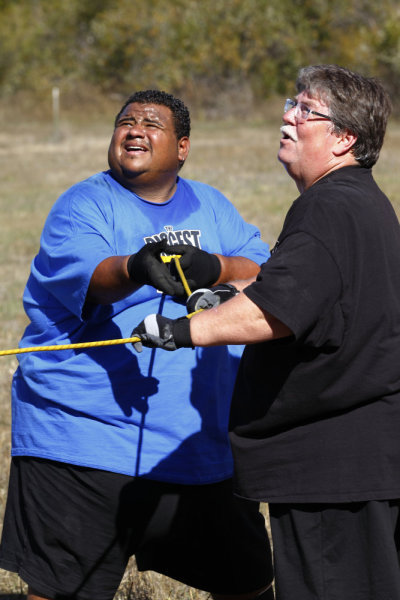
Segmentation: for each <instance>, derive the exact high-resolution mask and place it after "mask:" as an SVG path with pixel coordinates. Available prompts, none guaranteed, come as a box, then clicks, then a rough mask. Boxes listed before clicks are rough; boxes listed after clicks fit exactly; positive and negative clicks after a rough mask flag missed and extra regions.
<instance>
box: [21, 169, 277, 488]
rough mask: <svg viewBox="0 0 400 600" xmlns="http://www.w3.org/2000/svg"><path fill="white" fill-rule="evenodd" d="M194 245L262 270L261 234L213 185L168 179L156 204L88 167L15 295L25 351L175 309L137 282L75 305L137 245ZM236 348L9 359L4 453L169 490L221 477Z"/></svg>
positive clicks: (181, 309) (226, 464) (91, 351)
mask: <svg viewBox="0 0 400 600" xmlns="http://www.w3.org/2000/svg"><path fill="white" fill-rule="evenodd" d="M163 237H165V238H167V239H168V241H169V243H171V244H174V243H176V244H177V243H179V244H181V243H184V244H192V245H195V246H198V247H200V248H202V249H204V250H206V251H208V252H217V253H220V254H224V255H226V256H235V255H238V256H245V257H247V258H250V259H252V260H254V261H255V262H257V263H258V264H261V263H263V262H265V261H266V260H267V258H268V256H269V251H268V246H267V244H265V243H264V242H263V241H262V240H261V239H260V234H259V231H258V229H257V228H256V227H254V226H253V225H250V224H248V223H246V222H245V221H244V220H243V219H242V218H241V216H240V215H239V213H238V212H237V210H236V209H235V208H234V206H233V205H232V204H231V203H230V202H229V201H228V200H227V199H226V198H225V197H224V196H223V195H222V194H221V193H220V192H218V191H217V190H216V189H214V188H211V187H210V186H207V185H205V184H202V183H198V182H194V181H189V180H185V179H181V178H179V179H178V185H177V190H176V192H175V194H174V196H173V197H172V198H171V199H170V200H168V201H167V202H165V203H162V204H156V203H152V202H148V201H146V200H143V199H142V198H140V197H138V196H136V195H135V194H133V193H132V192H130V191H129V190H127V189H126V188H124V187H122V186H121V185H120V184H119V183H117V181H116V180H115V179H114V178H113V177H112V175H111V173H110V172H109V171H107V172H103V173H98V174H96V175H94V176H93V177H90V178H89V179H87V180H85V181H83V182H80V183H78V184H76V185H74V186H73V187H71V188H70V189H69V190H67V191H66V192H65V193H64V194H63V195H62V196H61V197H60V198H59V199H58V200H57V202H56V203H55V204H54V206H53V208H52V210H51V211H50V214H49V216H48V218H47V221H46V223H45V226H44V230H43V233H42V237H41V245H40V250H39V253H38V254H37V256H36V257H35V258H34V260H33V261H32V267H31V274H30V277H29V280H28V283H27V285H26V288H25V292H24V298H23V300H24V308H25V311H26V313H27V315H28V317H29V319H30V324H29V325H28V327H27V329H26V331H25V333H24V336H23V338H22V340H21V346H22V347H29V346H42V345H53V344H69V343H76V342H88V341H95V340H112V339H120V338H126V337H130V335H131V332H132V329H133V328H134V326H135V325H137V324H138V323H139V322H140V321H141V320H142V319H143V318H144V317H145V316H146V315H148V314H150V313H162V314H163V315H165V316H168V317H171V318H175V317H179V316H183V315H185V314H186V307H185V304H184V301H177V300H176V299H173V298H172V297H170V296H167V295H165V294H161V293H160V292H158V291H157V290H155V289H154V288H153V287H151V286H142V287H141V288H139V289H138V290H137V291H135V292H134V293H133V294H131V295H130V296H128V297H127V298H125V299H123V300H120V301H118V302H115V303H114V304H110V305H107V306H92V307H85V297H86V292H87V289H88V285H89V282H90V279H91V276H92V274H93V271H94V270H95V268H96V267H97V265H98V264H99V263H100V262H101V261H102V260H104V259H105V258H107V257H109V256H119V255H129V254H132V253H134V252H137V251H138V250H139V249H140V248H141V247H142V246H143V244H144V243H149V242H150V241H157V240H158V239H161V238H163ZM242 350H243V348H242V347H241V346H240V347H237V346H236V347H234V346H233V347H214V348H205V349H201V348H196V349H195V350H192V349H186V348H182V349H180V350H177V351H176V352H165V351H164V350H155V349H153V350H151V349H148V348H144V350H143V352H142V353H141V354H139V355H138V354H137V353H136V352H135V351H134V350H133V348H132V347H131V345H114V346H105V347H98V348H88V349H83V350H59V351H54V352H53V351H51V352H50V351H46V352H33V353H27V354H21V355H19V368H18V369H17V371H16V373H15V375H14V379H13V385H12V413H13V432H12V454H13V455H14V456H23V455H28V456H36V457H42V458H48V459H52V460H56V461H61V462H68V463H72V464H76V465H82V466H87V467H94V468H98V469H105V470H108V471H113V472H118V473H124V474H127V475H141V476H145V477H149V478H152V479H157V480H161V481H173V482H177V483H191V484H197V483H207V482H213V481H218V480H222V479H225V478H227V477H229V476H231V472H232V458H231V453H230V448H229V442H228V437H227V423H228V413H229V406H230V399H231V394H232V389H233V384H234V379H235V376H236V371H237V366H238V361H239V358H240V355H241V352H242Z"/></svg>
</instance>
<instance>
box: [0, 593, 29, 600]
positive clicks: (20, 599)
mask: <svg viewBox="0 0 400 600" xmlns="http://www.w3.org/2000/svg"><path fill="white" fill-rule="evenodd" d="M25 598H26V594H0V600H25Z"/></svg>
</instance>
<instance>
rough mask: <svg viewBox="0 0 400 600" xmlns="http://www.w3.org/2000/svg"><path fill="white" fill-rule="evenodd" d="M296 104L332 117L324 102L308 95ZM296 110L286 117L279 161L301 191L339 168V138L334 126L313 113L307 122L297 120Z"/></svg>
mask: <svg viewBox="0 0 400 600" xmlns="http://www.w3.org/2000/svg"><path fill="white" fill-rule="evenodd" d="M296 100H297V102H298V103H303V104H305V105H306V106H307V107H308V108H310V109H311V110H315V111H317V112H320V113H323V114H326V115H329V108H328V106H327V105H326V104H324V103H323V102H322V101H321V100H317V99H315V98H312V97H311V96H310V95H309V94H308V93H307V92H306V91H303V92H301V93H300V94H299V95H298V96H297V97H296ZM295 111H296V109H295V108H292V109H290V110H288V111H287V112H286V113H285V114H284V116H283V122H284V125H283V126H282V128H281V132H282V134H283V135H282V137H281V140H280V148H279V152H278V159H279V160H280V161H281V163H282V164H283V165H284V166H285V168H286V170H287V172H288V173H289V175H290V176H291V177H292V178H293V179H294V180H295V182H296V184H297V187H298V188H299V190H300V191H304V190H305V189H307V188H309V187H310V186H311V185H312V184H313V183H315V181H317V180H318V179H320V178H321V177H323V176H324V175H325V174H326V173H328V172H329V171H331V170H332V169H334V168H336V158H335V156H334V154H333V152H332V151H333V149H334V148H335V146H336V144H337V141H338V138H337V136H336V135H335V134H334V133H333V127H332V122H331V121H330V120H328V119H324V118H323V117H320V116H317V115H314V114H312V113H310V115H309V116H308V118H307V120H305V121H303V120H302V119H297V118H296V116H295Z"/></svg>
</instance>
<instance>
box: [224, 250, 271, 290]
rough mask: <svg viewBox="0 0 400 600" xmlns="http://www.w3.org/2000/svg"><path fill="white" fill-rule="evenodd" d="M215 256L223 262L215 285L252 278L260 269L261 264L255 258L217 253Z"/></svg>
mask: <svg viewBox="0 0 400 600" xmlns="http://www.w3.org/2000/svg"><path fill="white" fill-rule="evenodd" d="M215 256H217V258H218V259H219V262H220V263H221V273H220V275H219V277H218V279H217V281H216V282H215V283H214V284H213V285H216V284H217V283H226V282H227V281H236V280H239V279H250V278H252V277H255V276H256V275H257V273H258V272H259V270H260V267H259V265H258V264H257V263H256V262H254V260H250V259H249V258H245V257H244V256H223V255H222V254H216V255H215Z"/></svg>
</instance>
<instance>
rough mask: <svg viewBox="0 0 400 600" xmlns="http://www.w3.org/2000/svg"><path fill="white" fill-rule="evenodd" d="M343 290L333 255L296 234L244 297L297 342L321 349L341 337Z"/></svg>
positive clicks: (275, 253) (318, 243)
mask: <svg viewBox="0 0 400 600" xmlns="http://www.w3.org/2000/svg"><path fill="white" fill-rule="evenodd" d="M341 290H342V278H341V276H340V272H339V269H338V266H337V264H336V263H335V261H334V259H333V258H332V256H331V254H330V253H329V251H328V250H327V249H326V248H325V246H324V245H323V244H322V243H321V241H319V240H317V239H316V238H314V237H313V236H311V235H309V234H307V233H303V232H298V233H295V234H292V235H290V236H288V237H287V238H285V239H284V240H283V241H282V242H281V243H280V244H279V245H278V246H277V247H276V249H274V251H273V253H272V255H271V258H270V259H269V261H268V262H267V263H265V264H264V265H263V266H262V268H261V271H260V273H259V275H258V277H257V280H256V281H255V282H254V283H253V284H251V285H250V286H248V287H247V288H245V290H244V293H245V294H246V295H247V296H248V297H249V298H250V300H252V301H253V302H254V303H255V304H257V305H258V306H259V307H260V308H261V309H263V310H265V311H267V312H269V313H270V314H271V315H273V316H274V317H276V318H277V319H279V320H280V321H282V322H283V323H284V324H285V325H287V327H289V328H290V329H291V331H292V332H293V334H294V335H295V337H296V338H297V339H299V338H302V339H303V341H304V342H305V343H308V344H311V345H315V346H322V345H324V344H328V345H337V344H339V343H340V341H341V339H342V336H343V332H344V319H343V314H342V310H341V306H340V297H341Z"/></svg>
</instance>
